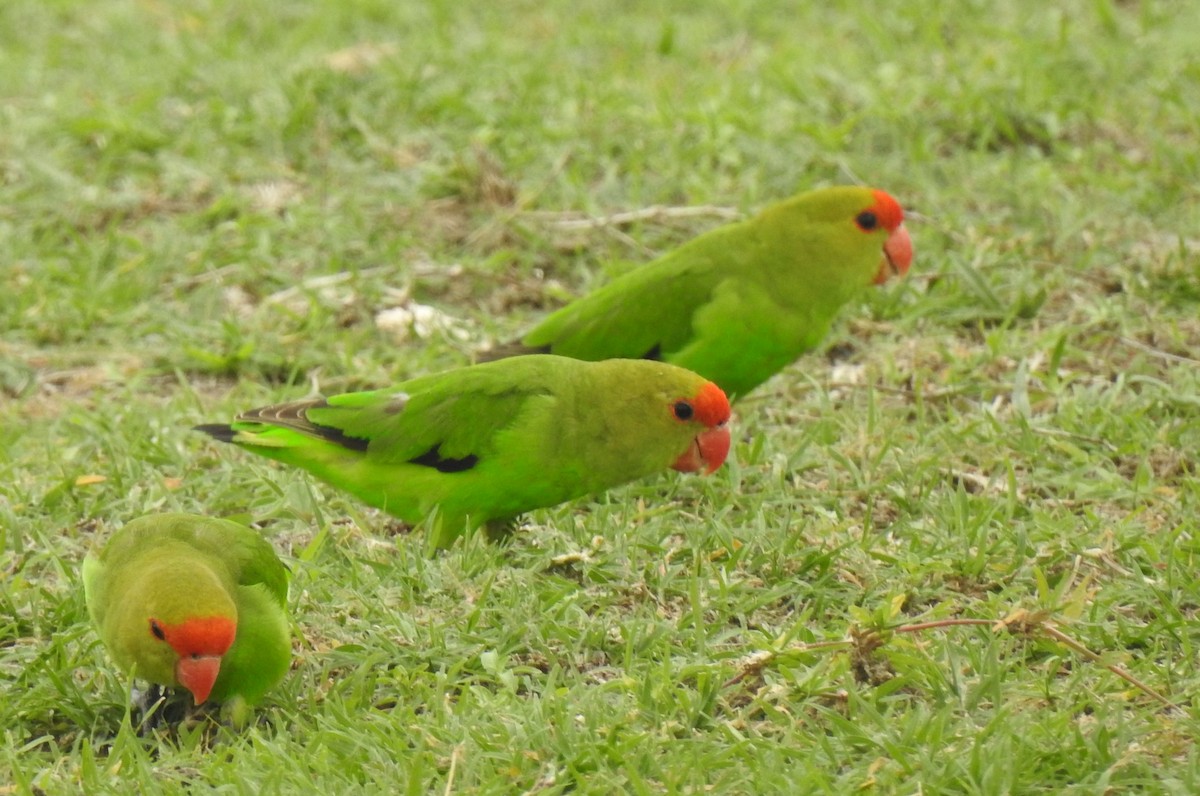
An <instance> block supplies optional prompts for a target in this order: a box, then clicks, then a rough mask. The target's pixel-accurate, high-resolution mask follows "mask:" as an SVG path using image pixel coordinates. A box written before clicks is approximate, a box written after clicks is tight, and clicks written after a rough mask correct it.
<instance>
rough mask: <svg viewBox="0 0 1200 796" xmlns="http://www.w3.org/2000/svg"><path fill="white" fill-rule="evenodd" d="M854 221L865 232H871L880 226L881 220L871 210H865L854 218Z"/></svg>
mask: <svg viewBox="0 0 1200 796" xmlns="http://www.w3.org/2000/svg"><path fill="white" fill-rule="evenodd" d="M854 221H855V223H856V224H858V226H859V227H860V228H861V229H862V230H863V231H864V232H870V231H871V230H873V229H875V227H877V226H879V219H877V218H876V217H875V214H874V213H872V212H871V211H870V210H864V211H862V212H861V213H859V214H858V215H857V216H855V217H854Z"/></svg>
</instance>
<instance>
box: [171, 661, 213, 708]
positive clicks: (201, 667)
mask: <svg viewBox="0 0 1200 796" xmlns="http://www.w3.org/2000/svg"><path fill="white" fill-rule="evenodd" d="M220 671H221V656H219V655H197V656H195V657H192V656H188V657H186V658H180V659H179V663H177V664H175V679H176V680H178V681H179V684H180V685H182V686H183V687H184V688H186V689H187V690H189V691H191V692H192V698H193V699H194V700H196V704H197V705H199V704H202V703H203V702H204V700H206V699H208V695H209V694H210V693H211V692H212V689H213V683H215V682H217V673H218V672H220Z"/></svg>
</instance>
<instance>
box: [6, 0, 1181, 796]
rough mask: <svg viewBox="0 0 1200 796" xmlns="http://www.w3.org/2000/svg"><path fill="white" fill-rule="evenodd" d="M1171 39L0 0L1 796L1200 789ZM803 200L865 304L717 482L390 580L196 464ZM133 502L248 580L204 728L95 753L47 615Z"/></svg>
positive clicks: (212, 0) (757, 20) (1146, 14)
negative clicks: (745, 218) (864, 212)
mask: <svg viewBox="0 0 1200 796" xmlns="http://www.w3.org/2000/svg"><path fill="white" fill-rule="evenodd" d="M1197 41H1200V4H1197V3H1185V2H1170V1H1169V0H1164V1H1163V2H1151V1H1150V0H1143V1H1142V2H1137V1H1136V0H1132V1H1130V2H1117V1H1116V0H1065V1H1064V2H1060V3H1048V2H1035V1H1034V0H1009V1H1007V2H1005V1H1003V0H1001V1H999V2H982V0H979V1H977V0H966V2H951V0H912V2H908V3H903V4H900V3H869V4H864V3H852V2H847V1H845V0H835V1H834V2H828V3H810V4H809V3H806V4H793V3H782V2H758V3H751V2H747V1H745V0H732V1H731V2H726V3H705V2H695V0H668V2H663V3H645V4H643V3H632V2H599V0H579V1H578V2H571V3H568V2H554V1H553V0H552V1H551V2H526V1H524V0H512V1H511V2H498V3H453V2H448V1H446V0H434V2H429V3H415V2H414V3H398V2H385V1H384V0H363V1H362V2H346V3H302V2H296V1H295V0H288V1H281V2H266V1H265V0H243V1H242V2H232V1H231V0H205V1H204V2H199V3H169V2H163V0H136V1H135V0H95V2H86V3H85V2H75V1H72V0H6V1H5V2H4V3H3V4H0V99H2V101H0V572H2V573H3V577H2V578H0V691H2V694H0V796H6V795H7V794H10V793H13V794H25V793H34V794H66V793H79V792H86V793H121V794H125V793H137V792H141V793H155V792H159V791H162V792H184V791H187V792H205V791H207V790H210V789H212V790H221V791H222V792H227V793H247V794H259V793H330V794H334V793H352V792H358V791H362V792H370V793H380V792H384V793H390V792H406V793H413V794H423V793H443V792H444V793H548V794H550V793H566V792H581V793H597V794H606V793H621V792H629V793H699V792H715V793H747V794H750V793H857V792H860V791H866V792H877V793H889V794H890V793H902V794H915V793H924V794H932V793H977V794H999V793H1081V794H1082V793H1096V794H1101V793H1128V792H1133V791H1142V792H1148V793H1179V794H1190V793H1197V792H1200V754H1198V752H1197V750H1196V747H1195V744H1194V739H1195V737H1196V735H1197V733H1198V732H1200V720H1198V719H1200V707H1198V706H1197V704H1196V699H1195V697H1196V694H1197V691H1198V689H1200V668H1198V662H1197V655H1198V653H1200V650H1198V647H1200V625H1198V624H1197V621H1196V614H1197V611H1198V610H1200V584H1198V582H1197V568H1198V566H1200V561H1198V558H1200V539H1198V538H1197V530H1198V529H1197V513H1198V508H1200V480H1198V478H1197V470H1198V467H1197V451H1200V359H1198V357H1200V187H1198V186H1200V133H1198V132H1197V131H1198V130H1200V110H1198V109H1200V60H1198V59H1197V57H1196V46H1197V45H1196V42H1197ZM847 182H864V183H867V184H870V185H873V186H878V187H882V188H885V189H887V190H888V191H890V192H891V193H893V194H894V195H895V196H897V197H898V198H899V199H900V200H901V201H902V202H903V203H904V204H905V205H906V207H907V208H908V209H909V210H910V211H911V212H910V222H909V229H910V230H911V233H912V236H913V240H914V244H915V247H916V259H915V261H914V264H913V268H912V271H911V273H910V274H909V277H908V278H907V279H906V280H904V281H902V282H899V283H892V284H889V285H888V286H885V287H884V288H882V289H880V290H870V291H866V292H865V293H864V295H863V296H862V297H861V299H860V300H857V301H855V302H852V304H851V305H850V306H848V307H847V308H846V309H845V310H844V311H843V313H842V315H841V317H840V320H839V323H838V324H837V325H836V327H835V329H834V332H833V333H832V334H831V336H830V337H829V339H828V340H827V342H826V344H825V346H823V347H822V349H821V350H819V351H817V352H814V353H813V354H811V355H810V356H808V357H806V358H804V359H803V360H801V361H800V362H798V363H796V364H795V365H794V366H792V367H791V368H789V369H788V370H786V371H785V372H783V373H782V374H780V375H779V376H778V377H776V378H775V379H774V380H772V381H771V382H769V383H768V384H767V385H765V386H764V387H763V388H761V389H760V390H758V391H756V392H755V393H753V394H752V395H751V396H750V397H749V398H748V399H747V400H745V401H743V402H741V403H739V404H738V406H737V407H736V408H737V418H736V424H737V425H736V432H735V447H734V451H733V453H732V455H731V460H730V462H729V463H728V465H727V466H726V467H725V468H723V469H722V470H721V471H719V472H718V473H717V474H716V475H715V476H712V477H710V478H697V477H686V476H679V475H676V474H674V473H670V474H664V475H663V476H661V477H658V478H653V479H648V480H645V481H642V482H638V483H635V484H632V485H629V486H627V487H624V488H622V489H617V490H614V491H612V492H610V493H608V494H605V495H600V496H596V497H595V498H594V499H586V500H579V501H576V502H574V503H570V504H566V505H563V506H559V507H557V508H554V509H550V510H544V511H538V512H534V513H532V514H530V515H528V516H527V517H525V518H524V527H522V529H521V530H520V531H519V533H518V534H517V535H516V536H515V538H514V539H513V541H512V542H511V543H510V544H508V545H504V546H492V545H488V544H487V543H485V542H483V541H481V540H479V539H472V540H469V541H468V542H467V543H466V544H462V545H459V546H456V547H455V548H454V549H453V550H451V551H449V552H448V553H446V554H444V555H439V556H436V557H434V558H426V557H424V555H423V545H422V540H421V539H420V538H418V537H415V536H411V535H408V534H405V533H403V532H402V529H400V528H399V527H398V525H397V524H396V523H394V522H392V521H391V520H390V519H389V518H388V517H386V516H385V515H383V514H380V513H378V512H376V511H374V510H371V509H368V508H365V507H363V506H362V505H360V504H358V503H357V502H356V501H354V500H353V499H352V498H349V497H347V496H344V495H342V494H339V493H337V492H335V491H334V490H332V489H328V488H326V487H324V486H323V485H321V484H319V483H317V482H316V481H314V480H312V479H310V478H308V477H307V476H305V475H303V474H301V473H299V472H298V471H295V470H291V469H285V468H283V467H279V466H275V465H274V464H272V463H270V462H267V461H265V460H262V459H259V458H257V457H254V456H251V455H249V454H247V453H244V452H241V451H237V450H234V449H232V448H228V447H224V446H218V445H217V444H215V443H212V442H210V441H208V440H206V438H204V437H203V435H200V434H197V433H194V432H191V431H189V428H190V427H191V426H192V425H194V424H196V423H198V422H204V421H223V420H227V419H228V418H230V417H231V416H232V414H233V413H234V412H236V411H238V410H240V409H245V408H249V407H252V406H258V405H261V404H264V403H268V402H273V401H279V400H284V399H289V398H298V397H303V396H305V395H308V394H310V393H312V392H314V391H321V392H324V393H332V392H339V391H346V390H351V389H357V388H367V387H373V386H383V385H387V384H389V383H391V382H394V381H396V380H399V379H400V378H403V377H405V376H410V375H416V374H420V373H426V372H432V371H436V370H440V369H443V368H447V367H453V366H456V365H460V364H464V363H466V362H467V361H469V359H470V356H471V353H472V352H473V351H474V350H476V349H478V348H479V347H481V346H483V345H484V344H485V343H486V342H487V341H489V340H494V339H507V338H509V337H511V336H513V335H514V334H515V333H517V332H519V331H520V330H522V329H524V328H527V327H528V326H529V325H530V323H531V322H533V321H534V320H535V319H537V318H540V317H542V316H543V315H544V314H545V313H547V312H548V311H549V310H551V309H553V308H555V307H558V306H561V305H562V304H563V303H565V302H566V301H568V300H570V298H571V297H573V296H576V295H580V294H582V293H585V292H587V291H588V290H590V289H592V288H593V287H595V286H596V285H599V284H601V283H603V282H604V281H605V280H607V279H609V278H611V277H612V276H613V275H615V274H617V273H619V272H620V271H621V270H622V269H625V268H628V267H631V265H633V264H636V263H639V262H643V261H645V260H647V259H649V258H650V257H652V256H653V255H654V254H656V253H659V252H663V251H666V250H668V249H670V248H671V247H673V246H675V245H677V244H678V243H680V242H682V241H684V240H686V239H688V238H689V237H691V236H693V235H695V234H697V233H698V232H701V231H703V230H706V229H709V228H711V227H713V226H714V225H716V224H719V223H723V220H724V219H726V218H728V217H730V216H731V215H732V214H741V213H747V212H752V211H754V210H755V209H757V208H759V207H761V206H763V205H764V204H766V203H768V202H770V201H773V200H776V199H779V198H782V197H785V196H787V195H790V194H791V193H794V192H796V191H798V190H802V189H806V188H809V187H814V186H818V185H828V184H838V183H847ZM655 206H661V207H664V208H672V209H669V210H665V211H662V212H644V213H635V220H634V221H633V222H632V223H622V224H619V225H613V224H603V223H601V224H595V225H587V224H580V223H571V222H573V221H578V220H579V219H587V218H598V219H603V218H605V217H608V216H610V215H613V214H615V213H623V212H629V211H643V210H646V209H647V208H652V207H655ZM685 207H700V208H708V209H707V210H702V211H700V213H699V214H694V215H693V214H688V213H684V212H678V211H675V210H673V208H685ZM417 305H428V306H431V307H433V308H435V309H436V311H437V314H436V315H435V316H434V321H432V322H426V321H425V319H422V322H421V323H419V324H416V327H418V328H413V325H412V324H408V323H406V322H405V320H404V318H405V316H404V315H403V311H402V310H405V309H406V310H408V311H409V312H412V311H413V310H414V307H417ZM397 308H400V309H401V311H400V312H397V311H395V310H396V309H397ZM381 313H382V316H381ZM397 317H399V319H400V320H399V322H397V320H396V319H397ZM166 510H178V511H191V512H197V513H204V514H211V515H214V516H232V517H235V518H238V519H241V520H243V521H246V522H253V523H255V524H256V526H257V527H260V528H261V529H262V532H263V533H264V534H265V535H266V536H267V537H268V538H269V539H270V540H271V542H272V543H273V544H274V545H275V547H276V549H277V550H278V551H279V552H280V554H281V555H282V556H283V557H284V558H285V560H286V561H287V562H288V563H289V565H290V566H291V568H292V571H293V575H294V578H293V582H292V592H291V610H292V621H293V623H294V636H295V661H294V664H295V665H294V670H293V671H292V673H291V674H290V675H289V677H288V678H287V679H286V680H285V681H284V683H283V685H282V686H280V687H279V688H278V689H277V690H275V691H274V692H272V694H271V695H270V696H269V697H268V699H267V701H266V702H265V704H263V705H262V706H261V707H260V709H259V710H258V711H257V713H256V715H255V721H254V722H253V724H252V725H251V726H249V727H248V728H246V729H245V730H243V731H242V732H240V733H239V732H234V731H232V730H230V729H228V728H227V727H223V726H213V725H205V724H200V725H197V726H193V727H190V728H189V727H185V728H181V729H180V730H178V731H170V732H168V731H163V732H159V733H157V734H150V735H146V736H139V735H138V734H137V732H136V731H135V728H131V726H130V721H129V713H128V708H127V705H128V683H127V682H126V681H125V680H124V678H122V677H121V676H120V675H119V674H118V673H117V672H116V671H115V670H114V668H113V666H112V664H111V662H110V660H109V659H108V657H107V655H106V653H105V651H104V650H103V648H102V647H101V646H100V645H99V642H98V640H97V636H96V634H95V632H94V631H93V629H92V628H91V627H90V625H89V623H88V621H87V617H86V611H85V608H84V603H83V592H82V589H81V587H80V581H79V566H80V561H81V559H82V557H83V555H84V553H85V552H86V550H87V549H88V548H89V546H90V545H92V544H93V543H94V542H96V541H97V540H102V539H105V538H107V536H108V534H109V533H111V532H112V531H113V530H114V529H115V528H117V527H119V526H120V525H121V524H122V523H124V522H126V521H128V520H129V519H132V518H133V517H136V516H139V515H141V514H145V513H149V512H155V511H166ZM967 619H970V620H986V621H985V623H983V624H978V623H976V624H971V623H955V622H951V621H950V620H967ZM1001 620H1006V621H1001ZM925 623H933V624H932V625H925ZM1122 675H1125V676H1126V677H1129V678H1135V679H1136V680H1137V681H1138V682H1140V683H1141V684H1143V686H1144V687H1138V686H1137V685H1135V684H1134V683H1133V682H1131V681H1130V680H1129V679H1125V677H1123V676H1122ZM1155 694H1158V695H1160V696H1161V697H1163V698H1164V699H1165V700H1166V701H1168V702H1169V703H1170V704H1171V705H1172V706H1171V707H1167V706H1165V705H1164V704H1163V702H1162V701H1160V700H1159V699H1158V698H1156V697H1155Z"/></svg>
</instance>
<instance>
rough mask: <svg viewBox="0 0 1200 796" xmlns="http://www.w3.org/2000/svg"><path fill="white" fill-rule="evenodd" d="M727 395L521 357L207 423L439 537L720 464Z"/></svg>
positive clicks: (674, 372) (614, 368)
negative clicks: (667, 473) (428, 524)
mask: <svg viewBox="0 0 1200 796" xmlns="http://www.w3.org/2000/svg"><path fill="white" fill-rule="evenodd" d="M729 412H730V410H729V401H728V400H726V398H725V393H723V392H722V391H721V389H720V388H719V387H717V386H716V385H715V384H713V383H712V382H709V381H706V380H704V379H702V378H700V377H699V376H697V375H696V374H694V373H690V372H689V371H686V370H684V369H683V368H678V367H675V366H673V365H667V364H664V363H661V362H646V361H642V360H609V361H605V362H583V361H580V360H576V359H568V358H566V357H555V356H547V355H540V356H528V357H514V358H512V359H505V360H501V361H499V362H490V363H487V364H484V365H473V366H470V367H465V368H459V369H457V370H450V371H446V372H444V373H438V374H435V375H431V376H423V377H421V378H416V379H412V380H410V381H406V382H403V383H401V384H399V385H396V386H394V387H391V388H389V389H384V390H378V391H374V392H358V393H348V394H345V395H335V396H332V397H329V398H316V399H311V400H304V401H297V402H294V403H286V404H280V405H278V406H267V407H264V408H261V409H254V410H251V411H249V412H245V413H243V414H241V415H239V416H238V417H237V418H236V419H235V420H234V422H233V423H231V424H229V425H203V426H197V427H196V428H197V430H199V431H204V432H206V433H208V434H210V435H212V436H213V437H215V438H216V439H219V440H221V441H222V442H232V443H234V444H236V445H240V446H242V447H244V448H246V449H248V450H251V451H253V452H254V453H257V454H260V455H262V456H267V457H269V458H272V459H277V460H279V461H281V462H284V463H286V464H291V465H295V466H297V467H300V468H302V469H304V470H307V471H308V472H310V473H312V474H313V475H315V476H316V477H317V478H320V479H321V480H323V481H326V482H327V483H329V484H332V485H333V486H335V487H338V488H339V489H344V490H345V491H347V492H350V493H351V494H353V495H355V496H357V497H358V498H359V499H360V500H363V501H364V502H366V503H369V504H370V505H372V506H376V507H378V508H381V509H383V510H384V511H387V512H388V513H390V514H392V515H394V516H396V517H399V518H401V519H402V520H404V521H406V522H408V523H410V524H416V523H419V522H421V521H422V520H424V519H426V518H427V517H428V516H429V515H430V514H431V513H432V512H433V511H434V510H435V509H436V510H437V514H438V517H437V520H436V522H435V523H433V524H432V526H433V527H432V529H431V530H432V536H431V539H430V541H431V544H432V545H433V546H434V547H445V546H447V545H449V544H450V543H451V542H453V541H454V539H455V538H457V537H458V536H461V535H462V534H463V533H464V532H465V531H468V530H473V529H475V528H478V527H479V526H481V525H483V524H485V523H492V522H493V521H497V522H503V521H506V520H508V519H510V518H512V517H514V516H516V515H517V514H520V513H522V512H526V511H529V510H531V509H536V508H542V507H544V506H553V505H555V504H557V503H562V502H564V501H566V500H570V499H572V498H576V497H580V496H582V495H587V494H591V493H595V492H601V491H603V490H605V489H609V488H611V487H615V486H618V485H620V484H623V483H625V482H627V481H632V480H634V479H636V478H641V477H643V476H646V475H650V474H651V473H654V472H656V471H658V470H662V469H665V468H667V467H674V468H675V469H676V470H680V471H684V472H692V471H697V470H705V471H707V472H712V471H714V470H716V469H717V468H718V467H720V466H721V463H722V462H723V461H724V460H725V456H726V454H728V452H729V443H730V439H729V429H728V427H727V426H726V422H727V421H728V420H729Z"/></svg>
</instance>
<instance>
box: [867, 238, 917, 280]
mask: <svg viewBox="0 0 1200 796" xmlns="http://www.w3.org/2000/svg"><path fill="white" fill-rule="evenodd" d="M912 258H913V245H912V238H910V237H909V236H908V230H907V229H905V228H904V225H903V224H901V225H900V226H898V227H896V229H894V230H893V231H892V234H891V235H888V239H887V240H886V241H885V242H884V244H883V259H882V260H881V261H880V263H879V273H877V274H876V275H875V284H877V285H882V284H883V283H884V282H886V281H888V280H889V279H891V278H892V277H893V276H904V275H905V274H907V273H908V267H909V266H910V265H912Z"/></svg>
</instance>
